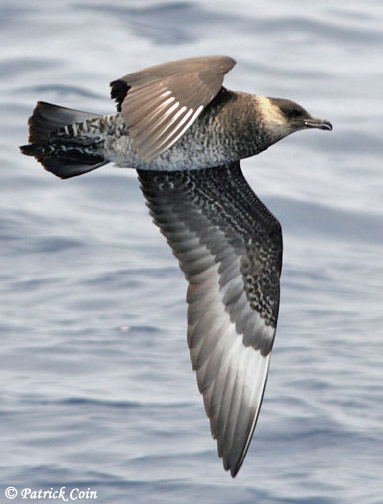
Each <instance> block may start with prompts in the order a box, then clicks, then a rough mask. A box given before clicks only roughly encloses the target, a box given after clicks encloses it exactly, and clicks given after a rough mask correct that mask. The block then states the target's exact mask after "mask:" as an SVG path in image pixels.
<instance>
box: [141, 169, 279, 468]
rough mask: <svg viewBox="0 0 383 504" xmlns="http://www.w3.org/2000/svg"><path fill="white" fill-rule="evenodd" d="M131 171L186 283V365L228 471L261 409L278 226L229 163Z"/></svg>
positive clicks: (275, 296)
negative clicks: (193, 376)
mask: <svg viewBox="0 0 383 504" xmlns="http://www.w3.org/2000/svg"><path fill="white" fill-rule="evenodd" d="M138 173H139V178H140V182H141V188H142V191H143V193H144V195H145V197H146V200H147V204H148V207H149V209H150V212H151V215H152V217H153V219H154V222H155V223H156V224H157V225H158V226H159V227H160V229H161V231H162V233H163V234H164V235H165V237H166V238H167V241H168V243H169V245H170V247H171V248H172V250H173V253H174V254H175V256H176V257H177V258H178V260H179V264H180V267H181V269H182V271H183V272H184V274H185V277H186V278H187V280H188V282H189V287H188V292H187V302H188V304H189V308H188V344H189V348H190V353H191V360H192V365H193V368H194V369H195V370H196V373H197V382H198V387H199V390H200V392H201V393H202V394H203V399H204V405H205V409H206V413H207V415H208V417H209V418H210V425H211V432H212V435H213V437H214V438H216V439H217V443H218V455H219V456H220V457H223V464H224V468H225V469H226V470H228V469H230V471H231V474H232V476H235V475H236V474H237V472H238V470H239V468H240V466H241V464H242V462H243V459H244V457H245V455H246V451H247V449H248V446H249V443H250V440H251V437H252V434H253V431H254V428H255V425H256V421H257V417H258V414H259V409H260V407H261V403H262V397H263V392H264V388H265V385H266V379H267V373H268V367H269V360H270V352H271V349H272V345H273V340H274V334H275V329H276V324H277V317H278V309H279V277H280V272H281V264H282V234H281V228H280V224H279V222H278V221H277V220H276V219H275V217H274V216H273V215H272V214H271V213H270V212H269V211H268V210H267V208H266V207H265V206H264V205H263V204H262V202H261V201H260V200H259V199H258V198H257V196H256V195H255V194H254V193H253V192H252V190H251V189H250V187H249V186H248V184H247V182H246V180H245V179H244V177H243V176H242V173H241V169H240V166H239V163H233V164H230V165H226V166H220V167H216V168H210V169H206V170H193V171H185V172H179V171H177V172H154V171H139V172H138Z"/></svg>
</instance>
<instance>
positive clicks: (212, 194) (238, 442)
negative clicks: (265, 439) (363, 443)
mask: <svg viewBox="0 0 383 504" xmlns="http://www.w3.org/2000/svg"><path fill="white" fill-rule="evenodd" d="M234 65H235V61H234V60H233V59H232V58H229V57H227V56H207V57H199V58H190V59H185V60H180V61H174V62H171V63H165V64H162V65H158V66H154V67H150V68H148V69H145V70H142V71H140V72H137V73H133V74H128V75H125V76H124V77H121V78H120V79H118V80H116V81H113V82H112V83H111V89H112V91H111V96H112V98H114V99H115V100H116V102H117V109H118V113H117V114H111V115H97V114H92V113H88V112H80V111H77V110H72V109H68V108H63V107H58V106H56V105H52V104H48V103H45V102H38V103H37V106H36V108H35V110H34V112H33V115H32V117H31V118H30V119H29V128H30V136H29V141H30V144H29V145H26V146H23V147H21V150H22V152H23V153H24V154H27V155H31V156H35V157H36V159H37V160H38V161H40V162H41V163H42V164H43V166H44V168H46V169H47V170H48V171H50V172H52V173H54V174H55V175H57V176H59V177H61V178H70V177H74V176H77V175H82V174H83V173H86V172H89V171H91V170H94V169H95V168H98V167H100V166H102V165H104V164H106V163H109V162H111V161H112V162H114V163H116V164H117V166H120V167H126V168H134V169H136V170H137V172H138V176H139V180H140V183H141V189H142V191H143V194H144V196H145V198H146V201H147V205H148V207H149V209H150V213H151V215H152V217H153V220H154V222H155V223H156V224H157V226H158V227H159V228H160V230H161V232H162V233H163V234H164V235H165V237H166V239H167V242H168V244H169V245H170V247H171V249H172V250H173V253H174V255H175V256H176V257H177V259H178V261H179V264H180V268H181V269H182V271H183V273H184V275H185V277H186V279H187V280H188V283H189V286H188V291H187V302H188V305H189V307H188V331H187V339H188V345H189V348H190V354H191V361H192V366H193V369H194V370H195V371H196V374H197V382H198V388H199V390H200V392H201V394H202V395H203V401H204V405H205V410H206V413H207V416H208V417H209V419H210V426H211V432H212V435H213V437H214V438H215V439H216V440H217V444H218V455H219V456H220V457H222V458H223V465H224V468H225V469H226V470H230V472H231V475H232V476H233V477H234V476H235V475H236V474H237V472H238V470H239V468H240V467H241V465H242V462H243V459H244V457H245V455H246V452H247V449H248V447H249V443H250V441H251V437H252V434H253V431H254V428H255V425H256V422H257V418H258V415H259V410H260V407H261V403H262V398H263V394H264V390H265V385H266V380H267V374H268V369H269V362H270V355H271V350H272V347H273V342H274V336H275V330H276V326H277V319H278V310H279V279H280V274H281V268H282V233H281V226H280V224H279V222H278V220H277V219H276V218H275V217H274V216H273V215H272V214H271V213H270V211H269V210H268V209H267V208H266V207H265V205H263V203H262V202H261V201H260V200H259V199H258V197H257V196H256V195H255V194H254V192H253V191H252V190H251V188H250V187H249V185H248V184H247V182H246V180H245V178H244V177H243V175H242V172H241V168H240V160H241V159H243V158H246V157H249V156H253V155H255V154H258V153H260V152H261V151H263V150H265V149H267V148H268V147H269V146H270V145H272V144H274V143H275V142H277V141H278V140H281V139H282V138H284V137H285V136H287V135H290V134H291V133H294V132H296V131H299V130H304V129H311V128H319V129H323V130H331V129H332V126H331V123H330V122H328V121H326V120H322V119H318V118H316V117H313V116H312V115H310V114H309V113H308V112H307V111H306V110H305V109H304V108H302V107H301V106H300V105H298V104H296V103H294V102H292V101H290V100H286V99H280V98H269V97H265V96H259V95H251V94H247V93H242V92H237V91H230V90H228V89H226V88H225V87H223V86H222V82H223V78H224V75H225V74H226V73H227V72H229V71H230V70H231V69H232V68H233V66H234Z"/></svg>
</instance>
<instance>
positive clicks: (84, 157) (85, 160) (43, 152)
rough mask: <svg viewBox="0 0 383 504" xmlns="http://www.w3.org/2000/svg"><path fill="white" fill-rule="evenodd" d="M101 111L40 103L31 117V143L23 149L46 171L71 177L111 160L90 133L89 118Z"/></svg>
mask: <svg viewBox="0 0 383 504" xmlns="http://www.w3.org/2000/svg"><path fill="white" fill-rule="evenodd" d="M100 117H101V116H99V115H97V114H91V113H89V112H80V111H79V110H73V109H68V108H65V107H59V106H57V105H52V104H50V103H45V102H37V105H36V108H35V110H34V111H33V114H32V116H31V117H30V118H29V121H28V124H29V142H30V144H29V145H23V146H22V147H20V150H21V152H22V153H23V154H26V155H27V156H34V157H35V158H36V159H37V160H38V161H39V162H40V163H41V164H42V165H43V166H44V168H45V169H46V170H48V171H50V172H51V173H53V174H54V175H57V176H58V177H61V178H64V179H65V178H70V177H76V176H78V175H82V174H83V173H87V172H89V171H92V170H95V169H96V168H99V167H100V166H102V165H104V164H106V163H108V161H107V160H105V158H104V156H103V155H102V154H100V152H99V151H97V149H96V148H95V143H96V138H95V136H94V135H93V137H89V136H88V137H87V136H86V131H85V129H86V124H87V121H89V120H93V119H97V118H100Z"/></svg>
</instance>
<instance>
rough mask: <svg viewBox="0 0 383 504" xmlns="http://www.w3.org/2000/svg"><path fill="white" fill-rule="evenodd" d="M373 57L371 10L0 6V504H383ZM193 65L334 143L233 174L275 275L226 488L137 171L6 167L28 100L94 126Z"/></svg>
mask: <svg viewBox="0 0 383 504" xmlns="http://www.w3.org/2000/svg"><path fill="white" fill-rule="evenodd" d="M381 49H382V5H381V1H380V0H366V1H363V2H361V1H360V0H348V1H347V2H336V1H334V0H323V1H321V2H303V1H302V0H291V1H289V2H285V1H282V0H271V1H270V2H253V0H237V1H235V2H229V1H227V0H222V1H218V0H217V1H215V2H205V1H203V0H200V1H197V0H190V1H166V0H165V1H159V0H144V1H141V0H129V1H123V0H114V1H113V2H106V1H105V0H89V1H70V0H61V1H60V2H58V1H51V2H46V1H43V0H24V1H23V0H14V1H8V0H0V127H1V132H0V163H1V170H0V180H1V184H0V190H1V198H0V208H1V216H0V243H1V246H0V261H1V263H0V265H1V269H0V277H1V284H0V337H1V356H0V359H1V363H0V391H1V406H0V425H1V427H0V446H1V461H0V466H1V467H0V485H1V486H0V502H2V503H5V502H15V503H19V502H26V499H22V495H24V496H26V494H22V493H21V492H22V490H23V489H25V488H30V489H31V491H35V492H37V491H38V490H39V489H41V490H50V489H52V491H54V490H58V489H60V488H62V487H65V489H64V491H65V492H66V494H65V495H66V497H67V498H69V494H70V491H72V490H73V489H76V488H78V489H80V490H84V491H88V489H90V490H89V491H92V492H97V501H96V502H100V503H103V504H104V503H105V504H110V503H112V504H115V503H116V504H120V503H129V502H134V503H136V504H148V503H150V504H157V503H160V504H162V503H167V504H173V503H174V504H190V503H195V502H196V501H198V502H200V503H203V504H212V503H220V504H255V503H261V504H263V503H264V504H279V503H284V504H287V503H288V504H330V503H331V504H333V503H334V504H350V503H358V504H381V503H382V495H383V485H382V467H383V456H382V453H383V446H382V404H383V397H382V388H381V380H382V326H383V323H382V296H381V292H382V243H383V230H382V214H383V211H382V158H383V153H382V140H381V133H382V119H381V117H382V99H383V93H382V87H381V84H382V70H383V68H382V66H383V63H382V58H381ZM206 54H228V55H231V56H233V57H234V58H236V59H237V61H238V64H237V66H236V67H235V69H234V70H233V71H232V72H231V73H230V74H229V75H228V76H227V79H226V81H225V82H226V85H227V86H228V87H229V88H231V89H239V90H243V91H248V92H252V93H256V94H265V95H268V96H275V97H285V98H290V99H293V100H295V101H297V102H298V103H300V104H302V105H303V106H305V107H306V108H307V109H308V110H309V111H310V112H311V113H313V114H314V115H317V116H320V117H325V118H326V119H329V120H331V122H332V123H333V125H334V130H333V132H331V133H328V132H323V131H306V132H301V133H298V134H296V135H293V136H291V137H289V138H287V139H285V140H283V141H282V142H280V143H279V144H277V145H275V146H273V147H272V148H271V149H270V150H269V151H267V152H264V153H262V154H261V155H259V156H256V157H254V158H252V159H249V160H246V161H245V162H243V171H244V174H245V176H246V178H247V179H248V181H249V183H250V185H251V186H252V188H253V189H254V190H255V191H256V193H257V194H258V195H259V197H260V198H261V199H262V200H263V201H264V202H265V203H266V204H267V205H268V207H269V208H270V209H271V210H272V211H273V212H274V213H275V215H276V216H277V217H278V218H279V220H280V221H281V223H282V226H283V230H284V267H283V275H282V299H281V310H280V319H279V325H278V331H277V336H276V341H275V345H274V350H273V357H272V361H271V369H270V375H269V380H268V384H267V388H266V394H265V398H264V402H263V407H262V411H261V415H260V419H259V422H258V426H257V429H256V431H255V435H254V438H253V442H252V444H251V447H250V450H249V452H248V454H247V457H246V459H245V462H244V465H243V467H242V469H241V471H240V473H239V475H238V477H237V478H236V479H234V480H233V479H232V478H231V477H230V476H229V475H228V474H227V473H226V472H224V470H223V468H222V463H221V461H220V460H219V459H217V456H216V446H215V442H214V441H213V440H212V439H211V437H210V429H209V423H208V420H207V418H206V417H205V413H204V409H203V404H202V399H201V397H200V395H199V393H198V391H197V386H196V383H195V376H194V374H193V372H192V370H191V365H190V359H189V351H188V348H187V344H186V304H185V290H186V283H185V280H184V279H183V277H182V274H181V273H180V271H179V270H178V266H177V263H176V260H175V259H174V258H173V256H172V254H171V252H170V250H169V249H168V248H167V245H166V243H165V240H164V238H163V237H162V236H161V235H160V233H159V231H158V229H157V228H156V227H155V226H154V225H153V224H152V223H151V219H150V217H149V215H148V212H147V209H146V207H145V204H144V201H143V197H142V195H141V193H140V190H139V186H138V183H137V179H136V174H135V172H134V171H133V170H129V169H117V168H114V167H113V166H112V165H108V166H106V167H104V168H102V169H100V170H97V171H96V172H92V173H91V174H88V175H86V176H84V177H79V178H78V179H70V180H67V181H62V180H59V179H57V178H55V177H53V176H51V175H50V174H49V173H47V172H45V171H44V170H43V169H42V167H41V166H40V165H39V164H38V163H36V162H35V161H34V160H33V159H32V158H27V157H23V156H21V154H20V153H19V151H18V146H19V145H22V144H24V143H26V140H27V125H26V121H27V118H28V116H29V115H30V113H31V111H32V109H33V107H34V104H35V102H36V101H37V100H38V99H40V100H45V101H48V102H53V103H58V104H61V105H64V106H68V107H72V108H79V109H84V110H89V111H94V112H103V113H109V112H112V111H113V110H114V104H113V103H112V102H111V101H110V99H109V87H108V84H109V82H110V81H111V80H113V79H115V78H118V77H120V76H121V75H123V74H125V73H128V72H132V71H136V70H138V69H141V68H143V67H145V66H149V65H153V64H157V63H160V62H165V61H169V60H172V59H177V58H183V57H190V56H197V55H206ZM7 487H14V488H15V489H16V490H17V492H18V495H17V497H16V498H15V499H13V501H12V500H9V499H7V498H6V496H5V495H4V492H5V489H6V488H7ZM11 492H12V490H11ZM8 495H9V496H12V495H11V494H9V493H8ZM32 495H33V494H29V498H31V496H32ZM92 495H94V494H92ZM77 496H78V497H79V498H78V499H77V502H82V503H84V502H91V501H92V500H91V499H89V498H88V499H86V498H85V497H84V498H80V496H79V494H77ZM73 497H76V495H73V494H72V500H73ZM60 499H61V500H63V499H62V498H61V497H60ZM47 500H48V497H46V498H45V499H43V498H36V499H34V502H46V501H47ZM73 501H74V500H73ZM50 502H51V501H50Z"/></svg>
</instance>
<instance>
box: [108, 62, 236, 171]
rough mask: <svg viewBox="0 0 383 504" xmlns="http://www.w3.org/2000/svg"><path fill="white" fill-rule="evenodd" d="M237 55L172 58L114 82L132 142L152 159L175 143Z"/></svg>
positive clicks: (141, 153) (213, 94)
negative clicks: (232, 56) (169, 61)
mask: <svg viewBox="0 0 383 504" xmlns="http://www.w3.org/2000/svg"><path fill="white" fill-rule="evenodd" d="M234 65H235V61H234V60H233V59H232V58H229V57H227V56H205V57H201V58H190V59H185V60H179V61H173V62H171V63H165V64H163V65H157V66H154V67H150V68H148V69H146V70H143V71H141V72H137V73H133V74H128V75H125V76H124V77H122V78H121V79H118V80H117V81H114V82H112V83H111V86H112V91H111V96H112V98H115V99H116V101H117V105H118V110H119V111H121V113H122V116H123V118H124V120H125V122H126V124H127V126H128V127H129V128H130V135H131V137H132V141H133V145H134V147H135V148H136V149H137V151H138V153H139V154H140V155H141V157H142V158H143V159H146V160H148V161H149V160H151V159H154V158H155V157H157V156H159V155H160V154H162V153H163V152H164V151H165V150H166V149H168V148H169V147H171V146H172V145H173V144H174V143H175V142H176V141H177V140H178V139H179V138H180V137H181V136H182V135H183V134H184V133H185V131H186V130H187V129H188V128H189V127H190V126H191V125H192V124H193V122H194V121H195V120H196V119H197V117H198V116H199V115H200V113H201V112H202V110H203V108H204V107H206V105H207V104H208V103H210V102H211V101H212V99H213V98H214V97H215V96H216V95H217V93H218V91H219V90H220V89H221V86H222V82H223V77H224V75H225V73H227V72H228V71H229V70H231V69H232V68H233V66H234Z"/></svg>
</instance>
